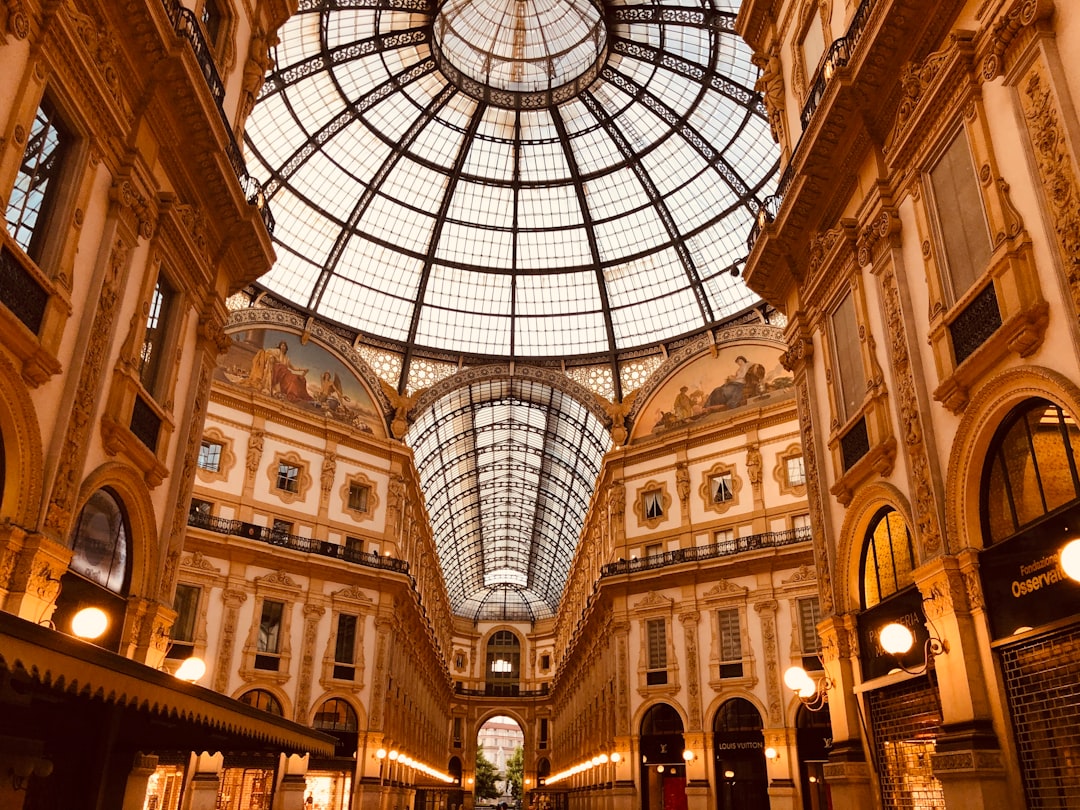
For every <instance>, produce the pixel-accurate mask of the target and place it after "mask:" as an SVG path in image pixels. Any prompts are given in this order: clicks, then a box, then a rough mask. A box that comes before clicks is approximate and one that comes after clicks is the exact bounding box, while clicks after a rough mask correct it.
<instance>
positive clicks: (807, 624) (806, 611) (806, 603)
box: [798, 596, 821, 655]
mask: <svg viewBox="0 0 1080 810" xmlns="http://www.w3.org/2000/svg"><path fill="white" fill-rule="evenodd" d="M798 606H799V643H800V644H801V646H802V651H803V654H804V655H811V654H815V653H819V652H821V639H820V638H819V637H818V632H817V626H818V622H820V621H821V602H820V601H819V600H818V598H817V597H816V596H808V597H806V598H805V599H800V600H799V601H798Z"/></svg>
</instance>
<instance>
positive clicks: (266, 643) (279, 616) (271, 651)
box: [255, 599, 285, 672]
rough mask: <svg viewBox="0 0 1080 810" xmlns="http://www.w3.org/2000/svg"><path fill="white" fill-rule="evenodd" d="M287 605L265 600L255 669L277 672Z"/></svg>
mask: <svg viewBox="0 0 1080 810" xmlns="http://www.w3.org/2000/svg"><path fill="white" fill-rule="evenodd" d="M284 616H285V603H284V602H276V601H274V600H272V599H265V600H263V603H262V614H261V616H260V618H259V637H258V641H257V642H256V646H255V649H256V655H255V668H256V669H268V670H272V671H274V672H276V671H277V668H278V664H279V663H280V662H279V660H278V656H279V655H280V654H281V626H282V620H283V618H284Z"/></svg>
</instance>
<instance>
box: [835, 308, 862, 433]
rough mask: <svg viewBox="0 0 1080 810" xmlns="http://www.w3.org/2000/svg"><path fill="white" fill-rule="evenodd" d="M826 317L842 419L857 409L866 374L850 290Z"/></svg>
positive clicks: (837, 403)
mask: <svg viewBox="0 0 1080 810" xmlns="http://www.w3.org/2000/svg"><path fill="white" fill-rule="evenodd" d="M829 320H830V321H831V325H832V343H833V357H834V358H835V360H836V374H835V375H834V376H835V378H836V379H835V386H836V406H837V409H838V410H839V416H840V421H841V422H842V423H843V422H847V420H848V419H849V418H850V417H851V416H853V415H854V414H855V412H856V411H858V409H859V406H860V405H862V401H863V396H864V394H865V393H866V378H865V377H864V376H863V366H862V356H861V354H860V350H859V323H858V320H857V319H856V317H855V299H854V297H853V296H852V294H851V293H848V294H847V295H845V296H844V300H843V301H841V302H840V305H839V306H838V307H837V308H836V309H835V310H834V311H833V313H832V316H831V317H830V319H829Z"/></svg>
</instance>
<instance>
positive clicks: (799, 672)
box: [784, 666, 833, 712]
mask: <svg viewBox="0 0 1080 810" xmlns="http://www.w3.org/2000/svg"><path fill="white" fill-rule="evenodd" d="M784 685H785V686H786V687H787V688H788V689H791V690H793V691H794V692H796V693H797V694H798V695H799V700H801V701H802V702H803V705H804V706H805V707H806V708H807V709H809V710H810V711H812V712H820V711H821V710H822V709H824V708H825V706H826V705H828V703H829V690H830V689H832V688H833V682H832V679H831V678H830V677H829V676H828V675H826V674H824V673H822V674H821V677H819V678H817V679H816V680H815V679H814V678H811V677H810V673H809V672H807V671H806V670H805V669H803V668H802V667H800V666H794V667H788V669H787V671H786V672H785V673H784Z"/></svg>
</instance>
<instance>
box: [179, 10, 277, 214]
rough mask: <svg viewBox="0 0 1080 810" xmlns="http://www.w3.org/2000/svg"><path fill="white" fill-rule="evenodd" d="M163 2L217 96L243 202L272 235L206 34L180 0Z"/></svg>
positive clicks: (266, 208)
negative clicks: (241, 147) (248, 167)
mask: <svg viewBox="0 0 1080 810" xmlns="http://www.w3.org/2000/svg"><path fill="white" fill-rule="evenodd" d="M164 3H165V11H166V13H167V14H168V15H169V20H170V21H171V22H172V25H173V29H174V30H175V31H176V33H178V34H179V35H180V36H182V37H183V38H184V39H186V40H187V41H188V42H189V43H191V49H192V50H193V51H194V52H195V60H196V61H197V62H198V64H199V69H200V70H201V71H202V74H203V76H204V77H205V79H206V86H207V87H208V88H209V90H210V95H212V96H213V97H214V101H215V102H217V110H218V114H219V115H220V116H221V123H222V125H223V126H224V127H225V136H226V142H225V155H226V157H228V159H229V164H230V165H231V166H232V169H233V172H234V173H235V174H236V179H237V180H239V181H240V188H241V189H242V190H243V192H244V199H245V200H247V202H248V205H253V206H255V207H256V208H257V209H258V211H259V216H260V218H261V219H262V221H263V225H264V226H265V227H266V232H267V233H271V234H272V233H273V232H274V224H275V223H274V215H273V214H272V213H270V204H269V201H268V200H267V199H266V195H265V194H264V193H263V189H262V186H261V185H259V183H258V181H257V180H255V179H254V178H253V177H252V176H251V175H250V174H248V170H247V163H246V162H245V160H244V154H243V152H241V151H240V146H239V145H238V144H237V143H236V138H235V137H234V136H233V131H232V125H231V124H230V123H229V118H228V116H227V115H225V108H224V106H223V105H224V103H225V83H224V82H223V81H222V80H221V75H220V74H219V73H218V71H217V66H216V65H215V64H214V55H213V53H212V52H211V50H210V46H209V45H208V44H207V42H206V37H205V36H204V35H203V30H202V25H201V24H200V23H199V19H198V17H196V16H195V13H194V12H193V11H191V9H188V8H184V7H183V6H181V5H180V4H179V3H178V2H177V0H164Z"/></svg>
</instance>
